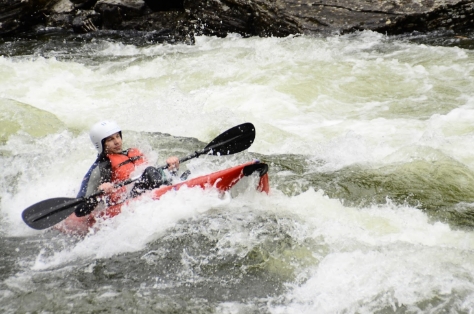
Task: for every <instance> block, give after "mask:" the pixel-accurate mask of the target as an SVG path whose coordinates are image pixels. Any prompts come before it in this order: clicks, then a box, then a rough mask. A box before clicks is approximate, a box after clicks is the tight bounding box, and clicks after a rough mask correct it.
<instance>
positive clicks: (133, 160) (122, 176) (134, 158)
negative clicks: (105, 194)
mask: <svg viewBox="0 0 474 314" xmlns="http://www.w3.org/2000/svg"><path fill="white" fill-rule="evenodd" d="M107 158H108V159H109V160H110V165H111V169H112V174H111V180H112V182H113V183H116V182H119V181H124V180H127V179H128V178H130V174H132V172H133V171H134V170H135V166H138V165H140V164H143V163H144V162H145V157H144V156H143V154H142V152H140V151H139V150H138V149H136V148H130V149H129V150H127V155H124V154H107Z"/></svg>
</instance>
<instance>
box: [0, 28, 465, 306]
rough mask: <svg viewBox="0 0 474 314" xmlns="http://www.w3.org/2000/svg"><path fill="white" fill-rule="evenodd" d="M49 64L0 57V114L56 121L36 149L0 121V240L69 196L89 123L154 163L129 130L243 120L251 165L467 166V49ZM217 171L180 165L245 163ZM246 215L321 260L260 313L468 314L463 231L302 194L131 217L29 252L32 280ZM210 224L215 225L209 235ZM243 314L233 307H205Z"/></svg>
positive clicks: (347, 41)
mask: <svg viewBox="0 0 474 314" xmlns="http://www.w3.org/2000/svg"><path fill="white" fill-rule="evenodd" d="M61 57H64V56H63V55H62V54H61V52H58V55H57V58H54V57H48V58H43V57H37V56H31V57H14V58H9V57H0V105H4V106H6V105H5V104H7V100H14V101H16V102H19V103H23V104H27V105H28V106H32V107H35V108H37V109H40V110H43V111H46V112H47V113H50V114H52V115H54V116H55V117H56V118H57V119H58V121H57V122H55V123H56V124H57V125H56V126H55V129H54V131H51V132H50V133H49V134H48V135H46V136H39V137H38V136H36V134H33V132H30V131H29V130H30V128H32V126H31V123H33V124H34V121H35V120H34V119H33V120H25V119H26V118H25V117H24V115H26V116H28V115H32V113H31V112H30V113H27V114H21V113H20V112H21V110H19V109H16V108H15V109H13V110H14V111H15V112H17V114H16V115H15V113H13V114H12V115H10V116H6V115H5V114H4V115H3V119H4V120H3V121H2V123H4V121H6V120H10V119H11V121H16V122H18V123H19V125H20V131H19V132H18V133H15V134H11V135H8V141H7V142H6V143H5V145H3V146H0V150H1V151H3V152H6V153H7V154H9V155H12V156H15V155H16V156H18V157H17V158H16V159H13V160H14V161H13V162H12V163H11V164H9V165H2V166H1V168H2V169H1V171H2V173H3V174H2V175H3V176H4V177H5V178H10V177H9V176H15V175H16V176H18V178H17V180H18V182H19V184H18V188H17V189H16V190H15V191H11V190H9V189H8V187H6V186H5V183H2V189H1V191H0V192H1V193H2V194H1V195H0V197H1V208H0V211H1V214H2V217H3V219H2V227H1V228H2V231H3V233H4V234H5V235H6V236H25V237H30V236H35V235H36V234H39V233H41V232H38V231H34V230H31V229H28V227H26V226H25V225H24V223H23V222H22V221H21V217H20V215H21V212H22V210H23V209H24V208H26V207H28V206H29V205H31V204H34V203H36V202H39V201H40V200H43V199H46V198H51V197H57V196H71V197H74V195H75V193H76V192H77V189H78V188H79V183H80V180H81V178H82V176H83V175H84V173H85V171H86V170H87V169H88V167H89V166H90V164H91V163H92V161H93V159H94V150H93V148H92V145H91V144H90V142H89V139H88V136H87V130H88V128H89V127H90V125H92V124H93V123H95V122H96V121H98V120H101V119H112V120H115V121H117V122H118V123H119V124H120V125H121V126H122V127H123V129H124V134H125V143H126V144H128V145H141V146H142V147H144V150H145V151H147V152H148V153H149V154H150V155H151V156H152V159H154V160H157V162H158V163H159V164H160V163H162V161H163V160H164V158H165V157H166V156H162V155H160V154H159V153H156V152H154V153H153V152H151V149H150V146H149V143H147V142H146V141H143V140H141V139H140V138H139V137H138V136H137V135H134V136H132V137H131V138H128V139H127V137H126V134H127V133H126V131H127V130H129V131H134V132H142V131H147V132H162V133H169V134H171V135H173V136H185V137H196V138H198V139H199V140H201V141H203V142H207V141H210V140H211V139H212V138H214V137H215V136H216V135H218V134H219V133H220V132H222V131H223V130H225V129H227V128H229V127H232V126H234V125H236V124H239V123H242V122H252V123H253V124H254V125H255V126H256V130H257V137H256V140H255V143H254V144H253V145H252V147H251V148H250V149H249V151H250V152H255V153H259V154H264V155H275V154H300V155H305V156H307V160H308V161H311V160H324V161H325V163H324V164H323V165H319V166H314V169H312V171H330V170H339V169H342V168H343V167H345V166H348V165H356V164H361V165H370V166H371V167H377V166H380V165H384V164H397V163H400V164H403V163H406V162H410V161H413V160H429V161H437V160H443V159H450V160H455V161H457V162H459V163H460V164H462V165H464V166H465V167H466V168H467V169H474V158H473V156H474V154H473V153H472V150H471V147H472V144H473V142H474V79H473V77H474V53H473V52H472V51H469V50H463V49H460V48H446V47H430V46H425V45H419V44H410V43H407V42H401V41H390V40H389V39H387V38H386V37H384V36H383V35H380V34H374V33H362V34H358V35H353V36H341V37H331V38H328V39H315V38H306V37H295V38H283V39H282V38H267V39H260V38H250V39H242V38H240V37H238V36H231V37H228V38H226V39H217V38H205V37H201V38H197V43H196V45H195V46H185V45H175V46H168V45H156V46H152V47H146V48H137V47H134V46H126V45H121V44H111V43H104V44H102V47H100V48H99V49H98V50H97V51H95V52H94V54H93V57H92V58H91V59H90V60H89V61H87V62H84V61H83V60H82V59H80V57H81V56H78V58H77V60H75V59H74V58H72V59H67V60H64V59H61ZM82 57H83V56H82ZM8 104H10V103H8ZM9 106H10V105H9ZM16 110H17V111H16ZM5 117H6V118H5ZM1 118H2V114H1V113H0V119H1ZM22 121H27V122H22ZM32 121H33V122H32ZM54 121H56V120H54ZM22 123H23V124H22ZM196 149H198V148H196ZM184 154H186V153H184ZM222 159H223V160H222V161H219V163H218V164H219V165H218V166H217V167H216V164H215V162H214V163H212V164H211V163H209V162H207V161H206V160H205V159H204V160H203V159H199V160H193V161H190V162H188V164H187V165H188V167H189V168H191V169H193V170H194V171H195V172H196V171H212V170H217V169H222V168H225V167H226V166H231V165H235V164H237V163H239V162H243V161H246V159H245V156H232V157H226V158H222ZM160 161H161V162H160ZM270 166H271V165H270ZM198 169H199V170H198ZM2 181H4V180H2ZM440 185H442V183H440ZM248 208H252V211H261V212H262V213H265V214H275V215H277V216H281V217H290V218H291V219H293V220H294V224H295V226H297V228H295V230H298V231H297V233H296V231H294V232H295V233H294V234H292V236H293V237H294V238H295V239H300V240H301V241H304V239H311V240H313V241H319V242H321V245H322V246H324V247H325V248H326V249H327V253H325V254H323V253H321V252H318V251H313V252H311V255H312V259H313V261H312V262H311V263H309V264H308V265H307V266H306V267H304V268H302V269H299V270H298V271H297V279H296V280H295V282H294V283H288V287H289V288H290V289H289V290H288V292H287V293H286V294H285V295H283V296H280V297H278V298H276V299H275V300H270V302H269V305H268V308H267V310H268V311H270V312H273V313H315V312H318V313H336V312H349V313H353V312H360V313H370V312H373V311H374V310H380V309H385V310H387V311H390V310H393V311H395V310H396V309H400V308H401V309H402V310H404V311H407V312H417V311H418V310H419V309H420V308H422V309H423V310H425V311H426V310H429V311H431V312H437V311H439V310H440V309H449V308H455V309H456V310H457V311H464V312H470V311H472V310H471V309H472V308H473V307H474V286H473V284H472V283H473V282H474V281H473V279H474V278H473V275H472V274H473V273H474V266H473V265H474V263H473V262H474V254H473V249H474V241H473V240H474V239H473V238H474V233H473V232H472V231H469V230H465V231H463V230H453V229H452V228H451V227H450V226H449V225H448V224H446V223H442V222H433V221H430V220H429V219H428V217H427V215H426V214H424V213H423V212H422V211H420V210H419V209H416V208H413V207H409V206H402V205H395V204H393V203H392V202H390V201H389V200H388V202H387V204H385V205H373V206H371V207H368V208H356V207H351V206H346V205H344V202H343V201H341V200H335V199H330V198H328V197H327V196H325V195H324V191H314V190H312V189H310V190H308V191H306V192H304V193H302V194H299V195H297V196H287V195H284V194H283V193H281V192H280V191H279V190H278V189H274V190H273V191H272V193H271V195H270V196H269V197H266V196H264V195H260V194H258V193H257V192H255V191H253V190H246V191H243V192H242V193H241V194H240V195H238V196H237V197H235V198H230V197H229V196H226V197H225V198H223V199H222V198H219V197H217V195H215V194H213V192H202V191H198V190H193V189H191V190H185V191H180V192H179V193H175V194H170V195H166V197H164V198H163V199H162V200H161V201H160V202H158V203H157V202H146V201H145V202H143V203H138V204H134V205H131V206H130V207H129V208H127V209H126V210H125V212H124V213H123V214H121V215H120V216H118V217H117V218H116V219H114V220H113V221H107V222H104V223H103V225H102V228H101V229H100V230H98V231H96V232H95V233H94V234H90V235H89V236H87V237H86V238H85V239H84V240H82V241H80V242H78V243H77V244H76V245H75V246H74V247H71V248H65V249H64V250H60V251H56V252H54V254H53V255H50V256H43V255H41V254H40V255H39V256H38V257H37V258H36V261H35V262H33V263H31V265H30V266H29V267H30V269H32V270H33V271H41V270H44V269H50V268H54V267H58V266H61V265H66V264H68V263H69V262H71V261H74V260H77V259H86V260H93V259H94V258H107V257H111V256H114V255H117V254H120V253H125V252H134V251H137V250H141V249H143V248H144V247H145V246H146V244H147V243H150V242H151V241H154V240H156V239H157V238H159V237H162V236H163V235H165V234H166V232H167V230H168V229H169V228H170V227H172V226H173V225H175V224H176V223H177V222H178V221H179V220H180V219H186V218H192V217H199V216H200V215H205V214H206V213H210V212H213V211H216V210H217V211H228V212H234V213H240V212H243V213H245V212H246V210H248ZM214 227H215V228H216V229H219V228H220V226H219V224H218V223H217V222H216V225H215V226H214ZM254 241H256V239H255V238H253V237H252V234H251V233H249V231H248V230H243V231H242V230H234V231H233V232H231V234H229V235H228V237H223V238H222V239H221V240H220V242H219V245H221V249H222V250H223V251H225V250H233V251H235V252H237V254H240V253H242V254H244V252H245V248H246V247H251V246H252V243H253V242H254ZM185 259H186V258H185V257H183V263H184V262H185ZM21 280H22V279H21V278H10V279H9V280H8V283H7V285H8V286H10V287H14V286H17V285H20V286H21V285H24V286H23V289H28V283H26V284H25V283H21ZM17 281H19V282H17ZM430 304H432V305H430ZM244 310H245V306H244V305H243V304H237V303H223V304H221V305H220V307H219V308H218V311H220V312H223V313H224V312H225V313H233V312H239V311H244Z"/></svg>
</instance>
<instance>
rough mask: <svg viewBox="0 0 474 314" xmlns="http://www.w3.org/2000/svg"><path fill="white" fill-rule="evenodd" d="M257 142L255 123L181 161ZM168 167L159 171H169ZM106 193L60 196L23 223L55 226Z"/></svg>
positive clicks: (230, 132) (38, 227)
mask: <svg viewBox="0 0 474 314" xmlns="http://www.w3.org/2000/svg"><path fill="white" fill-rule="evenodd" d="M254 139H255V127H254V126H253V124H252V123H248V122H247V123H243V124H240V125H237V126H235V127H233V128H230V129H229V130H227V131H225V132H224V133H222V134H220V135H219V136H217V137H216V138H215V139H213V140H212V141H211V142H210V143H209V144H208V145H207V146H206V147H205V148H203V149H202V150H199V151H196V152H194V153H193V154H190V155H188V156H186V157H183V158H180V160H179V162H180V163H182V162H185V161H187V160H189V159H192V158H196V157H199V156H200V155H203V154H208V153H209V154H211V155H215V156H223V155H232V154H235V153H239V152H241V151H244V150H246V149H247V148H249V147H250V145H252V143H253V141H254ZM167 167H168V165H165V166H161V167H160V168H162V169H166V168H167ZM139 178H140V176H138V177H135V178H130V179H128V180H125V181H122V182H120V183H118V184H116V185H115V186H114V188H119V187H122V186H124V185H127V184H130V183H132V182H134V181H137V180H138V179H139ZM103 193H104V192H103V191H98V192H96V193H94V194H92V195H89V196H87V197H81V198H68V197H58V198H50V199H47V200H44V201H41V202H39V203H36V204H34V205H31V206H30V207H28V208H26V209H25V210H24V211H23V213H22V217H23V221H24V222H25V223H26V224H27V225H28V226H29V227H31V228H33V229H36V230H42V229H46V228H49V227H52V226H54V225H55V224H57V223H59V222H61V221H63V220H64V219H66V218H67V217H68V216H69V215H71V214H72V213H74V211H75V210H76V208H78V207H80V206H82V205H83V204H84V203H86V202H87V201H88V200H90V199H92V198H94V197H97V196H100V195H102V194H103Z"/></svg>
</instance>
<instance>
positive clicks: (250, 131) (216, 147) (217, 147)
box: [204, 122, 255, 155]
mask: <svg viewBox="0 0 474 314" xmlns="http://www.w3.org/2000/svg"><path fill="white" fill-rule="evenodd" d="M254 140H255V127H254V126H253V124H252V123H250V122H247V123H243V124H240V125H237V126H234V127H233V128H230V129H228V130H227V131H225V132H224V133H222V134H221V135H219V136H218V137H216V138H215V139H213V140H212V142H210V143H209V144H208V145H207V146H206V147H205V148H204V150H211V151H212V154H213V155H232V154H235V153H239V152H241V151H244V150H246V149H247V148H249V147H250V145H252V143H253V141H254Z"/></svg>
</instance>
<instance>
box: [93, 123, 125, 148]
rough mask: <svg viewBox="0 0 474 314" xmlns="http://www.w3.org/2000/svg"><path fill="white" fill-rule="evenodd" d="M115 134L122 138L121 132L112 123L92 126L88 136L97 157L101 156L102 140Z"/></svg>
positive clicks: (116, 125)
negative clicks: (97, 153)
mask: <svg viewBox="0 0 474 314" xmlns="http://www.w3.org/2000/svg"><path fill="white" fill-rule="evenodd" d="M117 132H118V133H120V137H122V130H121V129H120V127H119V126H118V124H117V123H115V122H113V121H101V122H98V123H96V124H94V125H93V126H92V128H91V130H90V132H89V136H90V138H91V141H92V144H94V146H95V148H96V149H97V151H98V152H99V155H100V154H102V152H103V150H104V143H103V140H104V139H105V138H107V137H109V136H111V135H112V134H115V133H117Z"/></svg>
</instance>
